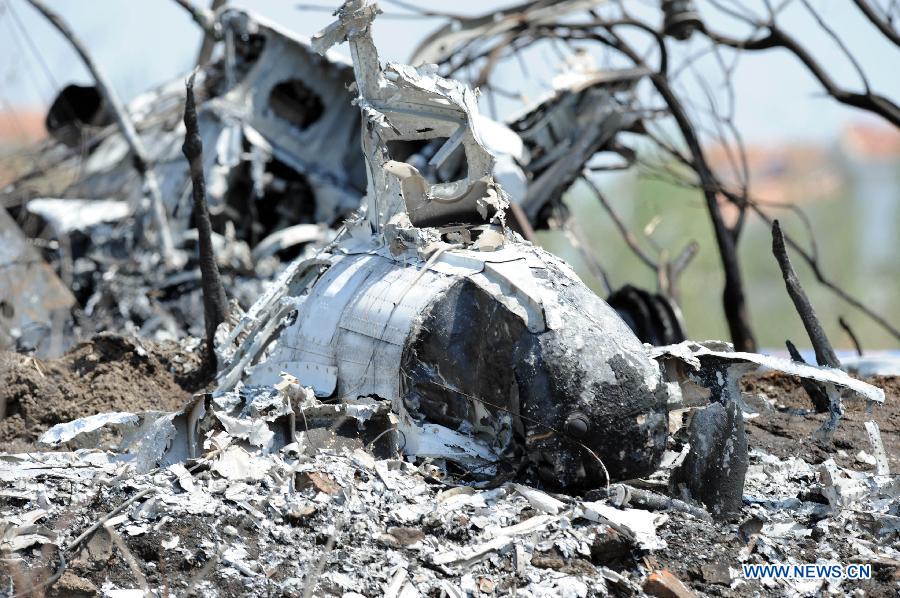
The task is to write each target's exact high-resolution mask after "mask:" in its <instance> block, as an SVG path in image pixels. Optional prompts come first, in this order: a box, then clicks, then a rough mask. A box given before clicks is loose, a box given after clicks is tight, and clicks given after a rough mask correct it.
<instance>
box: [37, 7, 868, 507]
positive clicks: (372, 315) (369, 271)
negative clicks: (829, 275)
mask: <svg viewBox="0 0 900 598" xmlns="http://www.w3.org/2000/svg"><path fill="white" fill-rule="evenodd" d="M377 12H378V11H377V8H376V7H375V6H374V5H371V4H368V3H367V2H364V1H360V0H353V1H349V2H347V3H345V4H344V6H343V7H342V8H341V9H340V10H339V11H338V13H336V14H337V15H338V20H337V21H336V22H335V23H334V24H332V25H331V26H330V27H328V28H327V29H326V30H324V31H323V32H321V33H320V34H319V35H318V36H316V37H315V38H314V39H313V45H314V47H315V48H316V49H317V50H319V51H320V52H325V51H326V50H328V49H329V48H330V47H331V46H333V45H334V44H336V43H339V42H341V41H344V40H346V41H348V42H349V43H350V46H351V50H352V53H353V57H354V69H355V76H356V92H357V93H358V97H357V99H356V104H357V105H358V107H359V109H360V112H361V114H362V131H363V135H362V148H363V154H364V156H365V162H366V172H367V181H368V187H367V193H366V197H365V200H364V206H363V208H362V210H361V211H360V213H359V214H358V215H357V216H356V217H355V218H352V219H350V220H348V221H347V223H346V224H345V226H344V228H343V230H342V231H341V232H340V233H339V235H338V237H337V239H336V240H335V241H334V242H333V243H331V244H330V245H329V246H328V247H327V248H326V249H325V250H323V251H321V252H319V253H318V254H317V255H316V256H315V257H313V258H310V259H300V260H297V261H295V262H294V263H293V264H291V266H290V267H289V268H288V269H287V270H286V271H285V272H283V273H282V274H281V276H280V277H279V278H278V279H277V280H276V281H275V283H274V284H272V285H271V286H270V287H269V289H268V291H267V292H266V293H265V294H264V295H263V296H262V297H260V298H259V300H258V301H257V302H256V303H255V304H254V305H253V306H252V307H251V308H250V310H249V311H247V312H246V313H242V314H233V315H232V316H233V317H232V318H231V320H230V321H229V322H226V323H224V324H223V325H221V326H220V327H219V330H218V333H217V341H216V345H217V354H218V359H219V363H220V369H219V372H218V376H217V380H218V383H217V384H218V385H217V388H216V390H215V391H214V392H213V393H212V395H211V396H210V397H209V398H208V399H207V401H206V403H205V404H204V405H199V404H195V405H194V406H193V407H191V408H190V409H188V410H186V411H185V412H182V413H181V414H180V415H178V416H177V417H176V419H172V416H167V417H168V418H167V419H166V420H165V421H166V422H167V426H168V427H169V429H170V432H171V435H174V434H176V429H178V430H181V429H184V428H183V426H186V427H187V429H188V430H191V429H192V428H193V427H195V426H196V427H197V430H195V431H193V432H189V433H187V434H181V435H179V437H180V441H179V442H175V443H174V445H176V446H177V447H179V448H177V449H176V448H172V447H170V448H169V449H168V455H169V456H165V455H164V454H163V453H160V454H159V455H158V457H159V459H161V460H162V461H163V462H165V461H166V460H167V459H172V458H175V457H173V456H172V455H178V456H180V457H183V456H185V455H192V454H196V453H197V452H198V451H199V450H200V448H201V444H202V441H203V434H201V433H200V432H199V430H202V429H209V428H208V423H207V424H204V423H203V420H202V419H201V418H199V416H198V415H197V414H198V413H199V412H204V411H205V410H206V409H207V408H208V409H211V410H212V411H213V412H214V413H216V415H217V417H218V420H219V421H220V422H222V423H224V424H225V427H226V429H229V430H232V431H233V429H235V428H236V426H235V421H237V418H238V417H239V416H247V415H248V414H253V413H256V414H258V415H259V414H264V413H269V414H270V416H269V417H268V418H267V419H266V421H268V422H273V421H275V420H279V421H281V420H284V419H285V418H287V425H286V427H285V426H284V425H282V424H278V426H276V428H277V429H278V432H277V434H276V432H274V431H269V432H266V433H263V434H260V433H254V432H248V431H247V430H244V436H245V437H248V438H250V439H251V443H252V444H255V445H256V446H258V447H262V448H263V449H264V450H271V449H272V448H274V446H275V444H276V443H280V444H282V445H283V444H285V443H288V442H291V441H292V440H293V439H296V438H307V440H308V439H309V438H310V437H311V436H310V433H311V432H312V430H311V428H313V427H315V421H314V420H317V419H322V418H323V417H324V419H326V420H327V419H328V417H327V415H323V414H327V413H328V412H331V413H332V414H333V415H334V417H335V418H338V417H340V418H343V419H347V418H350V419H351V420H353V421H357V422H359V423H360V425H362V424H364V423H366V422H367V421H369V419H370V418H372V417H373V416H374V415H376V414H378V415H379V416H381V415H385V414H387V418H386V423H385V424H384V426H383V427H384V430H383V432H382V433H380V434H379V435H378V437H379V438H380V437H381V436H383V435H385V434H388V435H389V436H390V437H392V438H393V440H392V441H391V442H392V444H391V446H392V447H393V450H402V451H404V452H405V453H406V454H408V455H410V456H413V457H419V458H427V459H432V460H436V462H438V463H451V464H453V463H455V464H458V465H460V466H461V467H462V469H463V470H464V471H465V472H466V473H467V475H469V476H471V477H473V478H474V479H491V478H493V477H496V476H498V475H499V473H500V467H501V466H502V465H504V464H509V463H515V464H521V465H522V466H524V468H525V469H529V468H530V469H531V470H532V471H533V472H534V473H536V475H537V476H538V477H539V478H540V479H542V480H543V482H544V483H545V484H547V485H550V486H554V487H567V488H570V489H579V488H580V489H589V488H597V487H602V486H603V485H604V484H608V483H609V482H610V481H612V480H623V479H632V478H636V477H640V476H644V475H647V474H650V473H652V472H653V471H654V469H655V468H657V466H658V465H659V462H660V459H661V457H662V454H663V451H664V449H665V448H666V447H667V442H669V435H670V432H672V431H674V430H677V429H678V428H680V427H682V424H683V422H682V420H685V422H686V424H687V425H686V430H688V434H689V435H693V438H692V439H693V441H694V442H693V444H692V445H686V446H685V450H686V452H685V454H684V455H682V458H683V460H684V467H683V472H684V475H683V476H682V477H681V478H680V479H682V480H683V486H684V488H683V491H684V493H685V494H686V495H687V496H692V497H694V498H697V499H698V500H701V501H702V502H704V503H705V504H707V506H708V507H710V508H711V510H713V512H714V513H717V514H724V513H727V512H729V511H731V510H733V509H736V508H738V507H739V506H740V496H741V488H742V487H743V476H744V472H745V471H746V461H747V442H746V438H745V437H744V433H743V424H742V419H741V406H742V400H741V398H740V392H739V390H738V389H737V384H736V380H737V379H738V378H739V377H740V375H742V374H743V373H746V372H748V371H751V370H753V369H756V368H758V367H766V368H770V369H777V370H781V371H784V372H786V373H788V374H791V375H796V376H800V377H803V378H808V379H812V380H816V381H818V382H820V383H824V384H826V385H828V386H830V387H832V388H834V389H836V392H835V393H834V396H836V397H837V396H847V397H857V398H863V399H865V400H868V401H875V402H879V401H883V400H884V394H883V392H882V391H880V390H879V389H876V388H874V387H872V386H869V385H867V384H865V383H862V382H860V381H857V380H854V379H851V378H850V377H849V376H847V375H846V374H844V373H842V372H840V371H832V370H825V369H819V368H815V367H810V366H804V365H801V364H795V363H792V362H788V361H784V360H779V359H775V358H769V357H763V356H759V355H754V354H746V353H735V352H732V351H730V349H729V348H728V347H727V346H726V345H724V344H722V343H719V344H709V343H707V344H702V343H683V344H680V345H673V346H670V347H661V348H651V347H649V345H643V344H642V343H641V342H640V341H639V340H638V338H637V337H636V336H635V334H634V333H633V332H632V331H631V330H630V329H629V327H628V326H627V325H626V324H625V322H624V321H623V320H622V319H621V318H620V317H619V316H618V315H617V313H616V312H615V311H614V310H613V309H612V308H611V307H610V306H609V305H608V304H607V303H606V302H605V301H603V300H602V299H601V298H599V297H597V296H596V295H594V294H593V293H592V292H591V291H590V290H589V289H588V288H587V287H586V286H585V285H584V284H583V283H582V282H581V280H579V278H578V277H577V276H576V275H575V274H574V272H573V271H572V270H571V268H570V267H569V266H568V265H567V264H566V263H565V262H563V261H562V260H560V259H558V258H556V257H554V256H552V255H550V254H549V253H547V252H545V251H542V250H541V249H539V248H537V247H535V246H533V245H532V244H531V243H528V242H526V241H524V240H523V239H522V237H521V236H520V235H518V234H517V233H515V232H514V231H512V230H510V228H509V227H508V226H507V223H506V221H505V218H506V214H507V207H508V204H509V201H510V198H509V197H508V196H507V194H506V192H505V191H504V190H503V188H502V187H501V186H500V185H499V184H498V183H497V182H496V181H495V179H494V177H493V175H492V172H493V166H494V156H493V155H492V154H491V153H490V152H489V151H488V150H487V149H486V147H485V144H484V143H483V141H482V129H481V126H480V124H481V121H480V119H479V117H478V109H477V105H476V94H475V92H473V91H472V90H470V89H468V88H466V87H465V86H464V85H462V84H460V83H458V82H456V81H453V80H449V79H445V78H442V77H440V76H438V75H437V74H436V73H435V71H434V69H433V68H431V67H428V66H425V67H420V68H413V67H410V66H407V65H402V64H393V63H390V64H387V65H386V66H384V67H382V65H381V63H380V62H379V59H378V54H377V51H376V48H375V46H374V44H373V42H372V38H371V35H370V33H371V32H370V28H371V25H372V22H373V20H374V18H375V16H376V14H377ZM433 139H440V140H442V143H443V145H441V147H440V148H439V149H438V150H437V151H436V152H435V153H434V155H433V157H432V158H431V160H430V162H429V164H430V165H431V166H432V167H434V168H432V169H431V170H430V172H431V174H432V178H429V177H428V176H426V174H423V171H422V170H420V169H418V168H416V167H415V166H414V165H413V164H410V163H408V162H401V161H398V160H396V159H395V156H393V155H392V153H391V148H392V147H396V144H397V142H423V141H428V140H433ZM457 151H458V152H461V154H462V155H463V156H464V160H465V162H466V165H467V168H466V169H464V171H465V175H464V176H462V177H461V178H458V179H455V180H442V181H437V180H435V179H434V178H433V174H434V172H436V171H437V170H438V169H440V167H441V166H442V163H443V160H445V159H447V158H448V157H449V156H451V155H452V154H453V153H454V152H457ZM301 387H306V389H307V390H306V391H303V392H301V391H299V390H298V389H299V388H301ZM292 388H293V389H294V390H293V391H291V390H290V389H292ZM279 397H280V398H279ZM292 402H293V403H294V404H293V405H292ZM279 405H280V406H279ZM303 406H306V407H307V408H303ZM201 407H202V408H201ZM198 409H199V410H200V411H198ZM837 409H838V411H839V406H838V407H837ZM688 411H690V412H691V413H693V412H699V413H700V414H701V415H697V416H695V417H685V418H680V417H677V416H679V415H682V414H685V413H687V412H688ZM176 421H177V422H180V423H177V425H175V424H174V423H173V422H176ZM373 421H374V420H373ZM337 426H338V423H337V422H336V423H334V425H333V426H332V428H336V427H337ZM237 427H239V426H237ZM66 434H67V432H66V429H65V427H62V428H59V429H58V430H56V431H53V430H51V432H49V433H48V435H47V436H46V438H45V440H50V441H53V440H58V439H59V438H60V437H61V436H65V435H66ZM698 434H699V435H705V436H704V438H705V441H703V442H698V439H697V435H698ZM254 436H255V437H256V439H257V441H256V442H253V440H252V439H253V437H254ZM169 438H170V439H171V436H169ZM260 439H263V440H260ZM372 442H374V440H373V441H372ZM512 471H513V473H516V472H519V473H521V472H522V471H523V467H520V466H518V465H516V466H514V467H513V468H512ZM676 479H679V478H678V477H677V476H676Z"/></svg>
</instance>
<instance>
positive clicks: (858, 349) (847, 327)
mask: <svg viewBox="0 0 900 598" xmlns="http://www.w3.org/2000/svg"><path fill="white" fill-rule="evenodd" d="M838 324H840V326H841V328H843V329H844V332H846V333H847V336H849V337H850V342H852V343H853V347H854V348H855V349H856V354H857V355H859V356H860V357H862V354H863V350H862V345H861V344H860V343H859V339H858V338H857V337H856V333H855V332H853V329H852V328H850V324H849V323H848V322H847V320H845V319H844V316H839V317H838Z"/></svg>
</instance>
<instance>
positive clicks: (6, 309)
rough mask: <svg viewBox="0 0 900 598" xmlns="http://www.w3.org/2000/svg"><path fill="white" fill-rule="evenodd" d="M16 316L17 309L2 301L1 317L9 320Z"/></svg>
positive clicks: (0, 306)
mask: <svg viewBox="0 0 900 598" xmlns="http://www.w3.org/2000/svg"><path fill="white" fill-rule="evenodd" d="M14 315H16V308H14V307H13V305H12V303H9V302H8V301H0V316H3V317H4V318H7V319H9V318H12V317H13V316H14Z"/></svg>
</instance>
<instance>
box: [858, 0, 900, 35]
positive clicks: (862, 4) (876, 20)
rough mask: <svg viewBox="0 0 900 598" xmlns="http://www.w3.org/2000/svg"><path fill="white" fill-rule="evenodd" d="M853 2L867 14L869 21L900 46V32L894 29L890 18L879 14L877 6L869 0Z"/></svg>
mask: <svg viewBox="0 0 900 598" xmlns="http://www.w3.org/2000/svg"><path fill="white" fill-rule="evenodd" d="M853 2H854V4H856V6H857V7H858V8H859V10H860V11H861V12H862V13H863V14H864V15H866V18H867V19H869V22H870V23H872V24H873V25H875V27H877V28H878V30H879V31H880V32H881V33H882V34H883V35H884V36H885V37H886V38H888V39H889V40H891V41H892V42H893V43H894V45H897V46H900V33H898V32H897V30H896V29H894V26H893V25H892V24H891V22H890V21H889V20H886V19H884V18H882V17H881V15H879V14H878V12H877V11H876V10H875V8H874V7H873V6H872V5H871V4H869V1H868V0H853Z"/></svg>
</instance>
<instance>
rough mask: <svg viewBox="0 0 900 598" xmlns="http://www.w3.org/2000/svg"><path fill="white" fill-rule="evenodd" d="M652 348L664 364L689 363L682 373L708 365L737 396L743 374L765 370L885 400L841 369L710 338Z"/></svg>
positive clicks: (676, 377)
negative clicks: (737, 348) (729, 371)
mask: <svg viewBox="0 0 900 598" xmlns="http://www.w3.org/2000/svg"><path fill="white" fill-rule="evenodd" d="M649 351H650V355H651V356H652V357H653V358H654V359H657V360H659V361H660V362H662V363H678V364H683V365H684V366H687V370H681V372H685V371H689V372H698V374H702V373H703V371H704V368H705V367H706V369H707V370H708V371H711V373H712V375H713V376H715V377H716V383H715V384H714V385H713V386H714V387H715V388H725V387H726V385H727V387H728V390H727V392H729V393H731V394H732V395H733V396H737V397H739V396H740V390H739V389H738V388H737V386H736V385H737V381H738V380H739V379H740V376H742V375H743V374H745V373H748V372H749V371H753V370H756V369H764V370H773V371H777V372H782V373H784V374H787V375H789V376H797V377H800V378H805V379H809V380H814V381H816V382H823V383H826V384H832V385H834V386H836V387H838V388H840V389H842V391H844V393H845V394H846V395H847V396H850V397H854V398H858V399H863V400H865V401H872V402H874V403H884V390H882V389H881V388H878V387H877V386H873V385H871V384H867V383H866V382H863V381H861V380H857V379H856V378H851V377H850V376H849V375H847V374H846V373H845V372H842V371H840V370H836V369H829V368H824V367H816V366H810V365H806V364H802V363H797V362H795V361H791V360H788V359H782V358H780V357H773V356H771V355H762V354H759V353H745V352H742V351H733V350H731V346H730V345H729V344H728V343H724V342H721V341H707V342H706V343H698V342H695V341H686V342H684V343H680V344H678V345H668V346H665V347H653V348H651V349H650V350H649ZM707 361H709V362H710V363H712V362H718V363H722V364H724V369H727V368H728V367H730V366H735V373H736V374H737V375H728V376H726V375H725V374H724V370H723V371H719V370H718V369H715V368H709V367H708V366H706V363H707ZM670 371H671V370H670ZM673 373H674V372H673ZM689 375H690V374H689ZM683 376H684V374H683V373H674V378H673V379H674V380H679V381H680V380H683V379H684V377H683ZM735 393H736V394H735Z"/></svg>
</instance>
